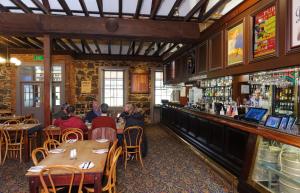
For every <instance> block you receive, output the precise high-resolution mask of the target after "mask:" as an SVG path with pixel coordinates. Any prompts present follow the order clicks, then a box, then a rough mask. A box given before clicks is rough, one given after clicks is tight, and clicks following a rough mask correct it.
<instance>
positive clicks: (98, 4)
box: [97, 0, 104, 17]
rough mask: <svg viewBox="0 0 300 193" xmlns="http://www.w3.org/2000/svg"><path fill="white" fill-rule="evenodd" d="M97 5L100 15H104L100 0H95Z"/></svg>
mask: <svg viewBox="0 0 300 193" xmlns="http://www.w3.org/2000/svg"><path fill="white" fill-rule="evenodd" d="M97 6H98V9H99V14H100V16H101V17H104V14H103V3H102V0H97Z"/></svg>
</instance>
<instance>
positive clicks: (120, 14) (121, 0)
mask: <svg viewBox="0 0 300 193" xmlns="http://www.w3.org/2000/svg"><path fill="white" fill-rule="evenodd" d="M122 10H123V0H119V18H121V17H122Z"/></svg>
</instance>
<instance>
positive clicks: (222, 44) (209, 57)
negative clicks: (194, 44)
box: [208, 30, 224, 71]
mask: <svg viewBox="0 0 300 193" xmlns="http://www.w3.org/2000/svg"><path fill="white" fill-rule="evenodd" d="M220 33H221V43H220V46H221V56H219V55H217V56H216V55H215V54H216V53H213V52H212V38H214V37H215V36H217V35H219V34H220ZM223 42H224V31H223V30H222V31H219V32H217V33H215V34H214V35H212V36H211V38H210V39H209V40H208V49H209V51H208V71H215V70H219V69H222V68H223V67H224V43H223ZM213 57H220V58H221V66H218V67H212V58H213Z"/></svg>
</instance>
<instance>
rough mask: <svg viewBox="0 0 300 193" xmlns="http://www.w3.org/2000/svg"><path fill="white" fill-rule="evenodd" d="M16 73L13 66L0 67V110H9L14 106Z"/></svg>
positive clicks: (13, 108) (13, 110)
mask: <svg viewBox="0 0 300 193" xmlns="http://www.w3.org/2000/svg"><path fill="white" fill-rule="evenodd" d="M16 71H17V68H16V67H15V66H5V65H1V66H0V109H7V108H8V109H11V110H12V112H13V113H14V112H15V106H16V92H15V90H16Z"/></svg>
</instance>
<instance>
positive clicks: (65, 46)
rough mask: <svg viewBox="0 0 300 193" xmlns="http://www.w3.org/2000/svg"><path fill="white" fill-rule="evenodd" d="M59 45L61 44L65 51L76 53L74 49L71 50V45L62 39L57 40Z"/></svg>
mask: <svg viewBox="0 0 300 193" xmlns="http://www.w3.org/2000/svg"><path fill="white" fill-rule="evenodd" d="M56 41H57V43H59V44H60V45H61V46H62V47H63V48H64V49H65V50H70V51H74V50H73V49H72V48H70V46H69V45H67V44H66V43H65V42H64V41H63V40H62V39H56Z"/></svg>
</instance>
